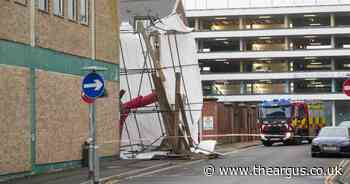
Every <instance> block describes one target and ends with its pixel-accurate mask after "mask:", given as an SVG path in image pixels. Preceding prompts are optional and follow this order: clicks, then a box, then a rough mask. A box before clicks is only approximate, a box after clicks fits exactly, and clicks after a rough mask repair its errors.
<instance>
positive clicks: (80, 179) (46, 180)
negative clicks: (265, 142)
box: [1, 141, 260, 184]
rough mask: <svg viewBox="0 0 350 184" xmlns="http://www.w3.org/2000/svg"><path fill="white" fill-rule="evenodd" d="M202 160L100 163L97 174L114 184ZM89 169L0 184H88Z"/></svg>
mask: <svg viewBox="0 0 350 184" xmlns="http://www.w3.org/2000/svg"><path fill="white" fill-rule="evenodd" d="M259 144H260V142H259V141H253V142H243V143H235V144H225V145H218V146H217V149H216V151H217V152H220V153H223V154H225V153H231V152H235V151H237V150H240V149H244V148H247V147H251V146H256V145H259ZM201 161H203V160H195V161H189V160H120V159H116V158H114V159H113V158H111V159H105V160H102V161H101V163H100V165H101V167H100V171H101V172H100V174H101V181H102V183H113V182H117V181H118V182H119V181H124V180H129V179H131V178H134V177H140V176H143V175H147V174H152V172H154V171H162V170H164V171H165V170H171V169H173V168H177V167H183V166H184V165H191V164H193V163H196V162H201ZM88 181H89V178H88V168H76V169H71V170H65V171H60V172H54V173H48V174H42V175H33V176H27V177H25V178H20V179H15V180H11V181H6V182H2V183H1V184H88V183H89V182H88Z"/></svg>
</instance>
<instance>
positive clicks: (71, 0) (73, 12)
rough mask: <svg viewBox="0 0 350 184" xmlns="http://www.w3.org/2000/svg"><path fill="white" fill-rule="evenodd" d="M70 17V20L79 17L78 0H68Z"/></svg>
mask: <svg viewBox="0 0 350 184" xmlns="http://www.w3.org/2000/svg"><path fill="white" fill-rule="evenodd" d="M68 18H69V19H70V20H76V19H77V0H68Z"/></svg>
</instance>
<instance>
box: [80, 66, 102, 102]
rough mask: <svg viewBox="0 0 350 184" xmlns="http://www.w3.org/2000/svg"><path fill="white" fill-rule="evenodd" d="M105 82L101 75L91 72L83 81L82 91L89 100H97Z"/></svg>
mask: <svg viewBox="0 0 350 184" xmlns="http://www.w3.org/2000/svg"><path fill="white" fill-rule="evenodd" d="M104 88H105V82H104V80H103V78H102V76H101V75H99V74H97V73H95V72H91V73H89V74H87V75H86V76H85V77H84V79H83V84H82V90H83V92H84V94H85V95H86V96H88V97H90V98H97V97H99V96H101V95H102V94H103V92H104Z"/></svg>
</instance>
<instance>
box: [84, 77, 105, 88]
mask: <svg viewBox="0 0 350 184" xmlns="http://www.w3.org/2000/svg"><path fill="white" fill-rule="evenodd" d="M94 82H95V83H90V84H84V88H95V89H94V90H95V91H99V90H100V89H101V88H102V86H103V83H102V82H101V81H100V80H97V79H96V80H94Z"/></svg>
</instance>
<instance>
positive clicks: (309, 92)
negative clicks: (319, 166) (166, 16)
mask: <svg viewBox="0 0 350 184" xmlns="http://www.w3.org/2000/svg"><path fill="white" fill-rule="evenodd" d="M184 4H185V7H186V9H187V10H186V15H187V18H188V22H189V24H190V25H191V27H193V28H194V29H195V32H193V33H192V34H193V36H194V37H195V39H196V43H197V54H198V62H199V65H200V68H201V77H202V85H203V93H204V95H205V96H214V97H216V98H218V99H219V101H221V102H239V103H241V102H260V101H262V100H268V99H280V98H285V99H293V100H321V101H323V102H324V104H325V108H326V112H325V116H326V119H327V124H328V125H333V126H335V125H337V124H339V123H340V122H341V121H343V120H350V112H349V110H348V109H350V101H349V99H350V98H349V97H347V96H346V95H344V94H343V93H342V84H343V82H344V81H345V80H346V79H347V78H348V77H349V76H350V21H349V20H350V1H348V0H334V1H333V0H261V1H257V0H249V1H236V0H227V1H222V2H220V3H219V2H217V1H216V2H215V1H213V0H195V1H189V0H187V1H186V0H185V1H184Z"/></svg>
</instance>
